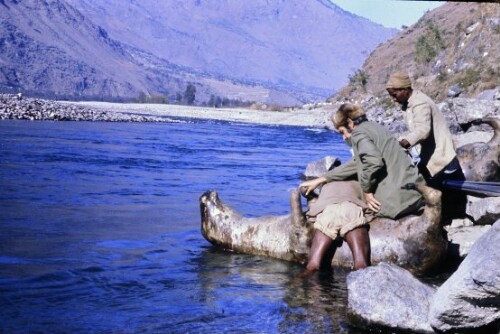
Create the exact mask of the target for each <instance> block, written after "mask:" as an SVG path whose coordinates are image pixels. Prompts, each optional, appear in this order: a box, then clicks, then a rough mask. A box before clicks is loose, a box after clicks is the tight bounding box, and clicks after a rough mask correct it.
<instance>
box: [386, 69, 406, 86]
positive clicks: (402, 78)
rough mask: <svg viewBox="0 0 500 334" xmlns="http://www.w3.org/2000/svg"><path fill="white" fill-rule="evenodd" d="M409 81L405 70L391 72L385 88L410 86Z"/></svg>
mask: <svg viewBox="0 0 500 334" xmlns="http://www.w3.org/2000/svg"><path fill="white" fill-rule="evenodd" d="M410 87H411V81H410V77H409V76H408V73H406V72H400V71H399V72H395V73H393V74H391V76H390V77H389V81H387V85H386V88H395V89H398V88H410Z"/></svg>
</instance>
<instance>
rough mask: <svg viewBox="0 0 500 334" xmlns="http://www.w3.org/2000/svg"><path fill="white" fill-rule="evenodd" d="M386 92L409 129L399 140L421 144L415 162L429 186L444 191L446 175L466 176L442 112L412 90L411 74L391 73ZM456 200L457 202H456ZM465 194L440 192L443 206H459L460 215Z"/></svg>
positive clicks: (408, 145)
mask: <svg viewBox="0 0 500 334" xmlns="http://www.w3.org/2000/svg"><path fill="white" fill-rule="evenodd" d="M386 88H387V92H388V93H389V95H390V96H391V97H392V98H393V99H394V100H395V101H396V102H397V103H399V104H400V105H401V107H402V109H403V111H405V113H404V119H405V122H406V125H407V127H408V130H409V132H408V133H406V134H405V135H403V136H402V137H401V138H400V140H399V144H400V145H401V146H402V147H403V148H405V149H410V148H412V147H414V146H416V145H419V144H420V147H421V149H420V161H419V163H418V165H417V167H418V169H419V172H420V173H421V174H422V176H424V178H425V180H426V182H427V183H428V185H429V186H431V187H434V188H437V189H440V190H441V191H443V190H444V189H443V187H442V182H443V180H445V179H450V180H465V176H464V174H463V171H462V168H461V167H460V164H459V162H458V159H457V154H456V151H455V147H454V144H453V140H452V136H451V132H450V130H449V128H448V125H447V124H446V120H445V118H444V116H443V114H442V113H441V112H440V111H439V109H438V107H437V106H436V104H435V103H434V102H433V101H432V99H431V98H430V97H428V96H427V95H425V94H424V93H422V92H421V91H419V90H413V89H412V87H411V81H410V77H409V76H408V74H407V73H405V72H395V73H393V74H392V75H391V76H390V78H389V81H388V82H387V85H386ZM457 201H458V202H457ZM465 201H466V197H465V195H461V194H460V193H458V192H451V191H449V190H446V191H444V192H443V209H444V210H445V211H449V210H447V209H450V208H451V207H450V206H451V205H453V206H454V207H457V206H460V209H459V210H458V212H456V213H454V214H453V216H461V215H463V212H462V211H464V210H465Z"/></svg>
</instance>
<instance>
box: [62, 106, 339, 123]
mask: <svg viewBox="0 0 500 334" xmlns="http://www.w3.org/2000/svg"><path fill="white" fill-rule="evenodd" d="M58 102H59V103H61V104H69V105H75V106H79V107H84V108H88V109H93V110H97V111H100V112H112V113H117V114H122V115H128V116H132V115H133V116H139V117H147V116H151V117H154V118H158V117H161V118H163V117H178V118H192V119H211V120H218V121H228V122H239V123H251V124H262V125H285V126H301V127H315V128H326V127H328V125H327V124H328V123H327V122H328V118H329V113H330V111H329V110H327V109H323V108H318V109H313V110H306V109H298V110H293V111H263V110H254V109H248V108H210V107H199V106H184V105H172V104H148V103H113V102H98V101H81V102H73V101H71V102H69V101H58Z"/></svg>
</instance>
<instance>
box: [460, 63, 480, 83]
mask: <svg viewBox="0 0 500 334" xmlns="http://www.w3.org/2000/svg"><path fill="white" fill-rule="evenodd" d="M479 80H481V74H480V73H479V71H478V70H475V69H472V68H468V69H467V70H465V72H464V73H463V74H462V75H461V76H459V77H458V79H457V83H458V85H460V87H462V88H467V87H469V86H471V85H473V84H475V83H477V82H478V81H479Z"/></svg>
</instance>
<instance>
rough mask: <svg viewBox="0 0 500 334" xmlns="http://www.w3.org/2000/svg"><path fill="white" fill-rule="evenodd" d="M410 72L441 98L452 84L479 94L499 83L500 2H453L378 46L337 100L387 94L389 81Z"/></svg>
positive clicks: (464, 91) (468, 94) (424, 88)
mask: <svg viewBox="0 0 500 334" xmlns="http://www.w3.org/2000/svg"><path fill="white" fill-rule="evenodd" d="M396 70H406V71H407V72H408V73H409V74H410V76H411V77H412V79H413V85H414V87H415V88H417V89H420V90H422V91H424V92H425V93H427V94H428V95H429V96H431V97H433V98H435V99H436V100H437V101H442V100H443V99H444V98H446V97H447V96H448V91H449V89H450V88H452V87H453V88H454V90H455V91H457V90H458V91H460V90H461V91H462V93H461V95H460V96H461V97H476V96H477V95H478V94H479V93H480V92H481V91H484V90H487V89H492V88H494V87H497V86H500V4H499V3H470V2H461V3H458V2H448V3H446V4H444V5H443V6H440V7H438V8H436V9H434V10H433V11H431V12H428V13H426V14H425V15H424V16H423V17H422V18H421V19H420V20H419V21H418V22H417V23H416V24H414V25H413V26H411V27H408V28H406V29H404V30H403V31H401V32H400V33H399V34H397V35H396V36H394V37H393V38H392V39H390V40H389V41H387V42H385V43H384V44H382V45H381V46H379V47H378V48H376V49H375V50H374V51H373V52H372V53H371V54H370V55H369V57H368V58H367V59H366V61H365V63H364V65H363V67H362V69H360V70H359V71H358V72H356V75H353V76H351V77H350V83H349V85H348V86H346V87H344V88H343V89H342V90H341V91H340V92H339V93H338V94H337V95H336V96H334V97H333V100H344V99H350V100H358V101H359V100H366V97H367V96H368V95H375V96H377V97H386V100H388V96H387V93H386V92H385V83H386V82H387V79H388V77H389V75H390V74H391V73H392V72H393V71H396Z"/></svg>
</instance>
